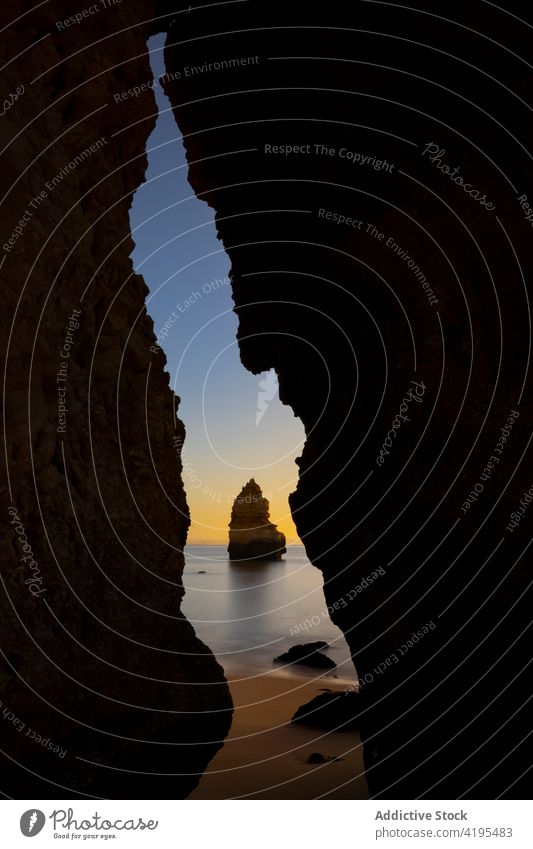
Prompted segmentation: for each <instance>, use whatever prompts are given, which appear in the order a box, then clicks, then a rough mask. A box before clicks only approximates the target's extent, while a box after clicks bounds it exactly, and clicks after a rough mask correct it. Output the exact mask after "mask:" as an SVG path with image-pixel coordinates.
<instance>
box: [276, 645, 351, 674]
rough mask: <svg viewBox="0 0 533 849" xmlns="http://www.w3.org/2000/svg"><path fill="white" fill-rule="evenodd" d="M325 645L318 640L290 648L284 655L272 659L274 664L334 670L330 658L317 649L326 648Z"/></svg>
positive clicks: (333, 664)
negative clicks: (295, 664)
mask: <svg viewBox="0 0 533 849" xmlns="http://www.w3.org/2000/svg"><path fill="white" fill-rule="evenodd" d="M327 645H328V644H327V643H325V642H324V641H323V640H319V641H318V642H315V643H303V644H302V645H299V646H291V648H290V649H289V650H288V651H286V652H285V653H284V654H280V655H279V656H278V657H275V658H274V661H273V662H274V663H284V664H290V663H298V664H302V665H304V666H313V667H315V668H317V669H335V666H336V664H335V663H334V662H333V661H332V660H331V658H330V657H327V655H325V654H323V653H322V652H321V651H319V649H322V648H327Z"/></svg>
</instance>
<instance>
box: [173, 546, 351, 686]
mask: <svg viewBox="0 0 533 849" xmlns="http://www.w3.org/2000/svg"><path fill="white" fill-rule="evenodd" d="M200 572H205V574H200ZM183 584H184V586H185V598H184V600H183V607H182V609H183V613H184V614H185V616H187V618H188V619H189V621H190V622H191V623H192V625H193V626H194V629H195V631H196V633H197V634H198V636H199V638H200V639H201V640H202V641H203V642H204V643H206V645H208V646H209V647H210V648H211V650H212V651H213V652H214V654H215V655H216V656H217V658H218V661H219V663H220V664H221V665H222V666H223V668H224V670H225V671H226V674H228V675H236V674H238V675H240V674H244V675H257V674H259V673H262V672H267V671H269V670H272V669H273V668H276V667H273V666H272V659H273V658H274V657H276V656H277V655H279V654H281V653H282V652H284V651H286V650H287V649H288V648H290V646H291V645H295V644H297V643H306V642H312V641H315V640H326V641H327V642H328V643H329V644H330V646H331V647H330V648H329V649H328V650H327V651H326V652H325V653H326V654H328V655H329V657H331V659H332V660H333V661H334V662H335V663H336V664H337V670H334V674H336V675H337V676H338V678H339V679H340V680H345V679H346V680H349V681H353V680H354V679H355V671H354V667H353V664H352V662H351V659H350V653H349V650H348V646H347V644H346V640H345V639H344V637H343V635H342V632H341V631H340V630H339V629H338V628H337V627H336V626H335V625H334V624H333V623H332V622H331V620H330V619H329V616H328V615H327V610H326V603H325V600H324V593H323V590H322V573H321V572H320V571H319V570H318V569H316V568H315V567H314V566H312V565H311V563H310V562H309V560H308V559H307V556H306V554H305V549H304V547H303V546H301V545H298V546H288V547H287V554H285V555H284V559H283V560H281V561H278V562H272V563H267V562H261V561H254V562H248V563H230V561H229V560H228V555H227V551H226V548H225V546H218V545H188V546H187V547H186V549H185V570H184V574H183ZM324 614H325V615H324ZM306 620H308V623H309V625H310V627H308V629H307V630H303V631H300V632H299V633H297V634H294V633H293V634H291V629H293V631H294V629H296V628H297V626H299V625H302V624H303V623H305V622H306ZM317 620H318V621H317ZM293 670H294V672H295V673H297V674H298V675H303V676H305V677H309V678H316V676H317V672H318V670H314V669H308V668H306V667H303V666H300V667H292V669H291V673H292V672H293Z"/></svg>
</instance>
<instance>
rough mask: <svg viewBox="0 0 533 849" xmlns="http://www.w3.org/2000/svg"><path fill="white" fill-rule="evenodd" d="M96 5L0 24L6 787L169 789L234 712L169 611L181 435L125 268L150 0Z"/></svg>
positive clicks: (204, 755)
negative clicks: (130, 93) (136, 89)
mask: <svg viewBox="0 0 533 849" xmlns="http://www.w3.org/2000/svg"><path fill="white" fill-rule="evenodd" d="M88 5H89V4H83V3H71V2H61V0H54V2H51V3H47V4H40V5H39V6H38V7H37V8H35V10H33V9H32V8H31V4H27V3H22V2H12V3H9V4H8V5H6V6H5V7H4V8H3V9H2V12H1V16H2V25H6V26H7V25H9V26H8V29H7V30H6V31H5V32H4V34H3V36H4V41H3V47H2V55H1V59H2V65H4V63H5V62H8V61H9V64H8V65H7V67H6V68H5V70H4V71H3V82H2V92H3V95H2V96H3V97H4V96H5V97H6V98H7V97H8V94H9V93H16V91H17V88H18V89H20V87H21V86H23V87H24V88H23V91H22V93H20V91H19V96H18V98H17V99H15V100H14V101H13V103H12V105H11V107H10V108H9V109H8V110H6V112H5V114H4V115H3V116H2V118H1V119H0V134H1V142H2V167H1V170H0V188H1V196H2V198H3V202H2V213H3V215H2V235H1V240H0V241H1V243H2V245H3V246H4V247H3V248H2V251H1V256H0V262H1V263H2V265H1V270H0V275H1V280H2V284H1V285H2V293H3V299H4V309H3V311H2V316H1V323H2V331H1V338H2V348H3V355H4V356H7V360H6V362H7V365H6V371H5V375H6V383H5V393H4V397H5V416H6V442H5V461H6V464H7V476H6V475H5V474H4V477H3V483H2V513H3V520H4V522H5V526H4V530H5V532H4V534H3V540H2V558H1V569H2V592H1V613H0V615H1V619H2V640H1V648H2V652H3V658H2V659H1V664H0V700H1V708H2V711H3V716H2V717H0V718H1V719H2V722H1V725H0V727H1V729H2V735H1V738H2V744H1V749H2V756H1V760H0V788H1V789H2V791H3V792H4V793H6V794H7V795H10V796H15V797H18V798H32V797H33V798H45V797H51V798H54V797H59V798H64V797H68V796H71V795H74V796H76V795H79V796H87V795H88V796H91V795H92V796H103V797H109V796H110V797H119V798H135V797H141V798H142V797H148V798H149V797H154V798H159V797H163V798H167V797H171V798H172V797H181V796H184V795H186V794H187V793H188V792H190V790H191V789H192V788H193V787H194V786H195V785H196V784H197V781H198V779H199V776H200V775H201V773H202V771H203V769H204V768H205V766H206V765H207V763H208V762H209V760H210V758H211V757H212V756H213V754H214V752H215V751H216V750H217V748H218V747H219V745H220V742H219V741H222V740H223V739H224V737H225V735H226V733H227V729H228V727H229V724H230V720H231V701H230V696H229V691H228V689H227V685H226V682H225V679H224V676H223V672H222V670H221V668H220V667H219V665H218V664H217V663H216V661H215V659H214V657H213V655H212V654H211V653H210V651H209V649H208V648H206V646H204V645H203V644H202V643H201V642H200V641H199V640H198V639H197V638H196V636H195V634H194V631H193V629H192V627H191V626H190V625H189V623H188V622H187V621H186V620H185V619H184V618H183V617H182V616H181V614H180V612H179V610H180V599H181V597H182V595H183V589H182V586H181V572H182V569H183V554H182V549H183V545H184V543H185V539H186V534H187V528H188V524H189V516H188V508H187V503H186V499H185V493H184V488H183V484H182V480H181V462H180V457H179V453H178V452H177V451H176V449H175V447H174V445H175V444H180V441H182V439H183V435H184V432H183V431H184V429H183V425H182V423H181V422H180V420H179V419H178V418H177V417H176V409H177V403H178V401H179V399H176V398H175V397H174V395H173V393H172V392H171V390H170V388H169V378H168V374H167V373H166V372H165V370H164V367H165V358H164V355H163V354H162V353H161V352H158V349H157V348H154V347H153V346H154V345H155V337H154V333H153V323H152V320H151V319H150V317H149V316H148V315H147V312H146V308H145V306H144V301H145V297H146V295H147V287H146V284H145V283H144V281H143V279H142V277H140V276H138V275H136V274H134V273H133V270H132V264H131V260H130V258H129V256H130V253H131V250H132V247H133V242H132V238H131V235H130V224H129V209H130V206H131V201H132V195H133V192H134V191H135V189H136V188H137V187H138V186H139V184H140V183H141V182H142V181H143V179H144V172H145V169H146V164H147V159H146V155H145V144H146V140H147V138H148V136H149V134H150V133H151V131H152V129H153V127H154V124H155V119H156V105H155V99H154V96H153V92H152V91H151V90H150V88H149V87H145V90H144V91H143V92H142V93H141V95H140V96H137V97H129V98H127V99H124V100H123V99H117V98H115V97H114V95H121V94H122V93H123V92H125V91H127V90H128V89H129V88H131V87H132V86H134V85H139V84H141V83H147V82H149V81H150V80H151V79H152V73H151V70H150V66H149V61H148V55H147V53H146V42H147V39H148V37H149V35H150V33H151V32H154V31H156V30H157V29H158V28H160V27H162V26H164V24H165V22H164V20H163V21H162V22H160V24H157V23H156V24H152V23H151V19H152V18H153V17H154V15H155V8H154V5H153V4H152V3H146V2H145V3H141V2H136V0H128V2H124V3H122V4H120V5H118V4H115V5H113V4H112V3H110V4H109V5H108V6H105V4H103V5H102V4H94V7H97V11H96V12H93V13H87V14H86V15H85V14H84V10H86V9H87V8H88ZM76 14H79V15H80V17H81V19H80V21H79V22H78V21H76V19H74V23H72V22H71V23H70V24H69V25H65V23H64V21H65V20H66V19H68V18H69V17H71V16H75V15H76ZM17 18H20V19H19V20H18V21H17V22H16V23H13V24H10V22H11V21H14V20H15V19H17ZM6 35H7V36H8V37H7V38H5V36H6ZM31 45H33V46H31ZM4 106H5V103H4ZM91 145H95V148H94V149H90V150H89V153H87V149H88V148H90V146H91ZM56 178H57V179H56ZM21 219H22V222H21ZM17 227H18V230H19V231H20V232H16V228H17ZM10 239H11V240H12V241H11V242H9V240H10ZM6 245H7V248H6ZM75 311H76V312H75ZM151 348H152V350H150V349H151ZM60 390H61V393H60ZM59 404H61V405H62V407H61V408H59V406H58V405H59ZM176 437H177V442H175V438H176ZM6 464H3V466H4V473H5V471H6ZM6 526H7V530H6ZM24 557H25V558H26V559H25V560H24V559H23V558H24ZM49 741H50V743H51V745H50V746H48V742H49ZM54 747H55V748H56V749H59V751H55V750H54ZM117 770H118V772H117ZM167 774H168V775H167Z"/></svg>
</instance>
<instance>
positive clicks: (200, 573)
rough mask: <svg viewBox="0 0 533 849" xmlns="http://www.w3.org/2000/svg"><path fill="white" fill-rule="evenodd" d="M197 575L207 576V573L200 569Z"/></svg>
mask: <svg viewBox="0 0 533 849" xmlns="http://www.w3.org/2000/svg"><path fill="white" fill-rule="evenodd" d="M198 574H199V575H206V574H207V572H206V571H205V569H200V571H199V572H198Z"/></svg>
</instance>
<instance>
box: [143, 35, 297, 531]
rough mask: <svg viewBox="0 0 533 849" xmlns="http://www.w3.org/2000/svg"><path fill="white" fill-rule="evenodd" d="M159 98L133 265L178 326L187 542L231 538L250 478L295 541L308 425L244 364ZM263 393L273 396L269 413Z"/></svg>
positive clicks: (203, 210)
mask: <svg viewBox="0 0 533 849" xmlns="http://www.w3.org/2000/svg"><path fill="white" fill-rule="evenodd" d="M162 45H163V36H162V35H160V36H154V37H153V38H152V39H150V42H149V46H150V50H151V62H152V69H153V71H154V77H155V78H156V79H158V78H159V77H160V76H161V75H162V74H163V73H164V66H163V53H162V50H160V49H158V48H160V47H162ZM154 93H155V96H156V100H157V104H158V107H159V110H160V114H159V118H158V121H157V125H156V127H155V130H154V132H153V133H152V135H151V136H150V138H149V140H148V163H149V164H148V170H147V173H146V182H145V183H144V184H143V185H142V186H141V187H140V188H139V189H138V191H137V192H136V194H135V197H134V201H133V208H132V212H131V223H132V230H133V238H134V241H135V243H136V247H135V249H134V251H133V253H132V259H133V263H134V266H135V269H136V271H138V272H139V273H140V274H142V275H143V277H144V279H145V281H146V284H147V285H148V287H149V288H150V296H149V299H148V303H147V307H148V311H149V313H150V315H151V316H152V318H153V319H154V326H155V332H156V334H157V333H159V332H160V331H162V330H164V328H165V324H166V323H167V322H170V321H172V322H173V323H172V324H169V326H168V327H167V330H166V333H167V335H166V337H165V338H163V337H161V346H162V348H163V349H164V351H165V354H166V356H167V360H168V363H167V369H168V371H169V372H170V376H171V385H172V387H173V388H174V390H175V392H176V393H177V394H178V395H179V396H180V397H181V399H182V401H181V406H180V411H179V415H180V417H181V418H182V419H183V421H184V422H185V426H186V429H187V437H186V441H185V448H184V451H183V459H184V463H185V474H184V483H185V488H186V491H187V499H188V501H189V505H190V508H191V517H192V524H191V530H190V533H189V541H190V542H200V541H210V542H225V541H226V539H227V524H228V522H229V516H230V511H231V504H232V502H233V499H234V497H235V496H236V495H237V494H238V492H239V491H240V489H241V487H242V485H243V484H244V483H246V481H247V480H249V478H251V477H255V479H256V480H257V482H258V483H259V484H260V485H261V486H262V488H263V493H264V495H265V496H266V497H268V498H269V499H270V502H271V518H272V520H273V521H275V522H277V523H278V524H279V527H280V529H281V530H283V531H284V532H285V533H286V534H287V538H288V540H289V541H296V540H297V537H296V531H295V529H294V525H293V522H292V519H291V518H290V513H289V508H288V503H287V496H288V494H289V493H290V492H291V491H292V489H294V487H295V484H296V479H297V468H296V465H295V464H294V458H295V457H297V456H298V455H299V454H300V452H301V444H302V440H303V427H302V425H301V423H300V421H299V420H298V419H295V418H294V416H293V413H292V410H291V409H290V408H289V407H284V406H283V405H282V404H281V403H280V401H279V398H278V396H277V392H274V391H273V390H275V379H274V378H273V377H272V376H270V377H269V378H267V376H266V375H261V376H257V375H252V374H250V373H249V372H247V371H246V370H245V369H244V368H243V366H242V364H241V362H240V359H239V353H238V348H237V343H236V339H235V335H236V332H237V318H236V316H235V315H234V313H233V311H232V308H233V301H232V299H231V287H230V285H229V282H228V273H229V260H228V257H227V255H226V253H225V252H224V250H223V248H222V245H221V243H220V242H219V241H218V239H217V237H216V232H215V225H214V213H213V211H212V210H211V209H210V208H209V207H208V206H207V204H206V203H204V202H203V201H201V200H199V199H198V198H196V196H195V195H194V194H193V192H192V189H191V187H190V186H189V183H188V181H187V165H186V161H185V153H184V149H183V144H182V141H181V137H180V134H179V131H178V128H177V126H176V123H175V121H174V118H173V116H172V112H171V111H170V108H169V102H168V100H167V98H166V97H165V94H164V92H163V90H162V88H161V86H159V85H156V86H154ZM151 254H152V256H151ZM217 281H218V282H217ZM265 378H267V382H266V384H265V383H264V384H263V385H261V386H260V381H264V380H265ZM260 392H263V393H264V394H263V396H262V397H263V398H266V401H265V403H264V404H263V405H262V409H263V413H262V416H258V393H260ZM272 395H274V397H273V398H272V400H270V397H271V396H272ZM259 418H260V421H259V423H257V421H258V419H259Z"/></svg>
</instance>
